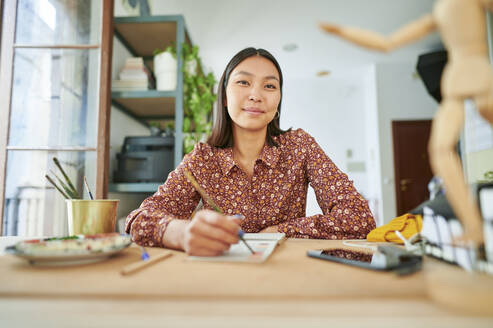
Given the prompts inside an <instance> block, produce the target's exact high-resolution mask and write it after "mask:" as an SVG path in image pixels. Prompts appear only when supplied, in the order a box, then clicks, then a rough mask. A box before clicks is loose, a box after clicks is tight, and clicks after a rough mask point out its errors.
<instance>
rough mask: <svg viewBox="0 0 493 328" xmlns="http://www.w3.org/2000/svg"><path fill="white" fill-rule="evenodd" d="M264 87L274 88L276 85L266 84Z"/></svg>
mask: <svg viewBox="0 0 493 328" xmlns="http://www.w3.org/2000/svg"><path fill="white" fill-rule="evenodd" d="M265 87H266V88H267V89H276V86H275V85H274V84H266V85H265Z"/></svg>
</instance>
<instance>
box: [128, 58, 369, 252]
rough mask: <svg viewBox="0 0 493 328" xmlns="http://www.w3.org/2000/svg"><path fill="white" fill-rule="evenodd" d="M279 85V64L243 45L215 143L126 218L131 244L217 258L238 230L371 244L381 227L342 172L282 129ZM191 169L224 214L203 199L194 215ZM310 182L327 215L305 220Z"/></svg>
mask: <svg viewBox="0 0 493 328" xmlns="http://www.w3.org/2000/svg"><path fill="white" fill-rule="evenodd" d="M282 82H283V79H282V73H281V68H280V67H279V64H278V63H277V61H276V59H275V58H274V57H273V56H272V55H271V54H270V53H269V52H267V51H266V50H263V49H255V48H247V49H244V50H242V51H240V52H239V53H238V54H236V55H235V56H234V57H233V58H232V59H231V61H230V62H229V63H228V65H227V66H226V69H225V71H224V73H223V75H222V77H221V80H220V82H219V90H218V104H217V113H216V114H217V115H216V118H215V122H214V127H213V131H212V134H211V136H210V137H209V140H208V141H207V143H199V144H197V145H196V146H195V149H194V150H193V151H192V152H191V153H190V154H188V155H187V156H185V157H184V159H183V161H182V162H181V164H180V165H179V166H178V167H177V168H176V169H175V170H174V171H173V172H171V173H170V175H169V176H168V179H167V180H166V182H165V183H164V185H162V186H160V187H159V189H158V191H157V192H156V193H155V194H154V195H153V196H151V197H149V198H147V199H146V200H144V202H143V203H142V205H141V206H140V208H138V209H136V210H134V211H133V212H132V213H130V214H129V216H128V217H127V221H126V231H127V233H130V234H132V236H133V239H134V241H135V242H137V243H138V244H141V245H146V246H161V247H168V248H175V249H182V250H185V251H186V252H187V253H188V254H190V255H198V256H212V255H218V254H221V253H222V252H224V251H225V250H227V249H229V247H230V245H231V244H235V243H237V242H238V237H237V236H238V232H239V230H240V229H242V230H243V231H245V232H284V233H286V235H287V236H288V237H297V238H323V239H359V238H366V235H367V233H368V232H369V231H370V230H372V229H373V228H375V221H374V219H373V216H372V214H371V212H370V210H369V208H368V203H367V201H365V200H364V199H363V197H362V196H361V195H360V194H359V193H358V192H357V191H356V189H355V188H354V186H353V184H352V182H351V181H349V180H348V177H347V176H346V174H344V173H343V172H341V171H340V170H339V169H338V168H337V167H336V166H335V165H334V163H333V162H332V161H331V160H330V159H329V157H327V155H326V154H325V153H324V152H323V150H322V149H321V148H320V146H319V145H318V144H317V143H316V142H315V140H314V139H313V138H312V137H311V136H310V135H309V134H308V133H306V132H305V131H303V130H301V129H298V130H294V131H292V130H291V129H290V130H288V131H283V130H281V129H280V128H279V118H280V115H281V99H282ZM185 170H188V171H189V172H191V173H192V175H193V176H194V178H195V180H196V181H197V182H198V183H199V184H200V185H201V186H202V188H203V189H204V190H205V191H206V192H207V194H208V195H209V196H210V197H211V198H212V200H213V201H214V202H215V203H216V204H217V205H218V206H219V207H220V208H221V210H222V211H223V213H225V214H224V215H222V214H219V213H217V212H214V211H213V210H212V208H211V207H210V206H209V205H208V204H207V202H206V201H203V204H204V206H203V209H202V210H199V211H197V212H196V213H195V214H194V217H193V218H191V215H192V213H193V212H194V210H195V208H196V207H197V204H198V203H199V201H200V198H201V196H200V195H199V193H198V192H197V191H196V190H195V189H194V187H193V186H192V185H191V184H190V182H189V181H188V180H187V178H186V176H185V174H184V171H185ZM309 183H310V184H311V186H312V187H313V188H314V190H315V193H316V196H317V201H318V203H319V205H320V208H321V209H322V211H323V214H319V215H314V216H310V217H306V214H305V209H306V195H307V189H308V184H309ZM238 216H241V217H243V219H240V218H238ZM192 219H193V220H192Z"/></svg>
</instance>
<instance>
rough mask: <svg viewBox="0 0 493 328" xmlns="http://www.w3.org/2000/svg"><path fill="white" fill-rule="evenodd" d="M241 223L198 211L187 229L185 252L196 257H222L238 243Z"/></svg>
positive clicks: (211, 212) (221, 215)
mask: <svg viewBox="0 0 493 328" xmlns="http://www.w3.org/2000/svg"><path fill="white" fill-rule="evenodd" d="M240 221H241V219H238V218H234V217H232V216H225V215H223V214H221V213H217V212H214V211H210V210H200V211H198V212H197V213H195V216H194V217H193V218H192V220H191V222H189V223H188V225H187V226H186V227H185V231H184V233H183V237H182V247H183V250H184V251H185V252H186V253H187V254H188V255H195V256H217V255H221V254H222V253H223V252H225V251H227V250H228V249H229V247H230V246H231V245H232V244H236V243H237V242H238V231H239V230H240V226H239V223H240Z"/></svg>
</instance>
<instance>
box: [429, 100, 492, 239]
mask: <svg viewBox="0 0 493 328" xmlns="http://www.w3.org/2000/svg"><path fill="white" fill-rule="evenodd" d="M463 125H464V101H463V100H462V99H456V98H452V99H450V98H448V99H444V100H443V101H442V104H441V105H440V108H439V110H438V112H437V114H436V116H435V118H434V119H433V124H432V129H431V136H430V142H429V148H428V151H429V154H430V164H431V168H432V170H433V172H434V173H435V174H437V175H439V176H440V177H441V178H442V179H443V184H444V185H445V194H446V196H447V199H448V200H449V202H450V205H451V206H452V208H453V210H454V212H455V214H456V215H457V216H458V218H459V219H460V220H461V221H462V223H463V226H464V230H465V238H464V239H465V240H470V241H473V242H475V243H478V244H482V243H483V229H482V220H481V215H480V213H479V209H478V206H477V205H476V202H475V200H474V198H473V196H472V194H471V192H470V190H469V187H468V185H467V184H466V182H465V178H464V173H463V170H462V165H461V162H460V158H459V156H458V155H457V153H456V151H455V146H456V144H457V141H458V140H459V136H460V132H461V130H462V128H463Z"/></svg>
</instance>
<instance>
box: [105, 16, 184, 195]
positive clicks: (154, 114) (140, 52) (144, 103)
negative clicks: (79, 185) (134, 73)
mask: <svg viewBox="0 0 493 328" xmlns="http://www.w3.org/2000/svg"><path fill="white" fill-rule="evenodd" d="M114 35H115V37H116V38H117V39H118V40H119V41H120V42H121V43H122V44H123V45H124V46H125V48H127V50H128V51H129V52H130V53H131V54H132V56H134V57H143V58H144V64H145V65H146V67H147V69H148V70H149V72H151V73H152V74H153V75H154V73H153V51H154V50H155V49H157V48H160V49H163V48H165V47H167V46H168V45H170V44H171V43H172V42H175V43H176V47H177V49H176V51H177V66H178V67H177V87H176V90H174V91H158V90H144V91H125V92H112V93H111V98H112V99H111V102H112V105H113V106H115V107H116V108H118V109H119V110H120V111H122V112H124V113H125V114H127V115H129V116H130V117H132V118H134V119H135V120H137V121H138V122H140V123H141V124H143V125H145V126H149V123H148V121H149V120H153V121H156V120H174V121H175V127H176V128H175V144H174V165H175V167H176V166H177V165H178V164H180V162H181V159H182V157H183V132H182V129H181V127H182V126H183V72H182V71H181V67H182V59H181V52H182V44H183V42H187V43H189V44H190V45H191V44H192V42H191V40H190V37H189V35H188V32H187V30H186V27H185V19H184V18H183V16H181V15H172V16H148V17H115V18H114ZM158 186H159V184H155V183H111V184H110V185H109V190H110V192H154V191H156V189H157V187H158Z"/></svg>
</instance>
